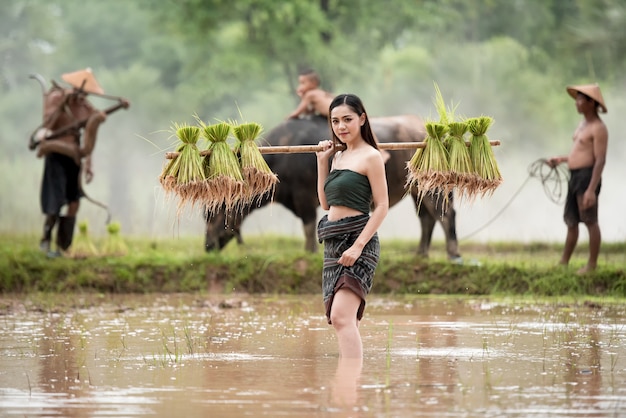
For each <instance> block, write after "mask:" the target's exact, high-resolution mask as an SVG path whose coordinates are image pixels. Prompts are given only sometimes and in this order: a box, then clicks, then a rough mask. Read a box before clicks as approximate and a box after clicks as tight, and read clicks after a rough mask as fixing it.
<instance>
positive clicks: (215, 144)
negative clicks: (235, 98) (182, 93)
mask: <svg viewBox="0 0 626 418" xmlns="http://www.w3.org/2000/svg"><path fill="white" fill-rule="evenodd" d="M230 129H231V126H230V124H228V123H226V122H219V123H215V124H212V125H205V124H203V123H202V135H203V136H204V137H205V138H206V139H207V140H209V142H210V143H209V147H208V154H207V155H206V156H205V157H204V170H205V174H206V184H207V189H208V193H207V195H206V196H205V199H204V204H205V205H206V209H207V210H208V211H209V212H214V211H216V210H217V209H218V208H220V207H222V205H223V206H224V207H225V209H226V210H231V209H233V208H235V207H236V206H237V205H239V204H240V203H241V201H242V198H243V196H244V187H245V183H244V180H243V176H242V174H241V169H240V168H239V161H237V157H236V156H235V154H234V152H233V150H232V149H231V148H230V145H229V144H228V142H226V140H227V139H228V135H229V133H230Z"/></svg>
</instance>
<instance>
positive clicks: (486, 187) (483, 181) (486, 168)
mask: <svg viewBox="0 0 626 418" xmlns="http://www.w3.org/2000/svg"><path fill="white" fill-rule="evenodd" d="M492 124H493V118H491V117H489V116H479V117H476V118H470V119H468V120H467V127H468V129H469V132H470V134H471V138H470V146H469V154H470V159H471V161H472V167H473V169H474V172H475V173H476V175H477V176H478V180H479V184H478V187H477V189H476V192H477V194H480V195H481V196H485V195H491V194H493V192H494V191H495V189H496V188H497V187H498V186H499V185H500V184H501V183H502V175H501V174H500V169H499V168H498V162H497V161H496V158H495V156H494V154H493V150H492V148H491V144H490V143H489V139H488V138H487V130H488V129H489V127H490V126H491V125H492Z"/></svg>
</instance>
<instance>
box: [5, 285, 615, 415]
mask: <svg viewBox="0 0 626 418" xmlns="http://www.w3.org/2000/svg"><path fill="white" fill-rule="evenodd" d="M221 302H222V301H221V300H220V298H219V297H218V296H210V297H206V296H203V297H198V296H197V295H160V296H149V295H147V296H113V297H111V298H110V299H109V300H107V301H106V302H103V301H96V300H93V301H86V302H85V303H81V304H80V307H77V305H76V304H66V305H63V303H61V304H60V306H59V307H56V308H55V309H43V310H41V309H34V308H35V306H34V305H33V304H32V302H30V301H29V300H26V299H24V300H21V299H19V298H14V299H8V300H5V301H4V303H3V304H2V306H10V308H9V309H4V310H2V313H1V314H0V354H1V355H0V415H2V416H15V417H17V416H22V417H23V416H29V417H34V416H67V417H72V416H103V415H109V416H147V415H150V416H163V417H170V416H212V417H213V416H215V417H240V416H271V417H276V416H305V417H306V416H311V417H359V416H368V417H370V416H375V417H378V416H380V417H400V416H402V417H405V416H408V417H411V416H416V417H417V416H433V417H457V416H464V417H473V416H476V417H478V416H480V417H483V416H494V417H496V416H498V417H499V416H520V417H521V416H555V415H556V416H571V415H577V416H590V417H613V416H620V415H624V414H626V389H625V388H626V344H625V343H626V308H624V307H623V306H622V305H620V304H614V305H608V304H607V305H605V306H604V307H601V308H600V309H589V308H588V307H586V306H584V305H580V306H579V305H576V304H571V305H563V304H557V303H542V304H539V303H520V302H518V303H513V302H507V303H494V302H492V301H488V300H471V299H463V298H401V297H397V298H392V297H386V298H378V299H376V298H372V299H371V301H370V302H369V304H368V305H369V306H368V312H367V315H366V316H365V318H364V319H363V321H362V323H361V334H362V337H363V346H364V359H363V360H354V359H340V358H337V357H336V337H335V334H334V332H333V330H332V328H331V327H329V326H328V325H327V324H326V321H325V318H324V316H323V312H322V310H321V309H320V304H319V300H318V298H316V297H293V298H290V297H282V296H281V297H280V298H274V297H241V300H240V303H231V304H229V305H225V304H221ZM56 305H57V304H56V303H51V302H50V303H48V304H47V305H46V306H56Z"/></svg>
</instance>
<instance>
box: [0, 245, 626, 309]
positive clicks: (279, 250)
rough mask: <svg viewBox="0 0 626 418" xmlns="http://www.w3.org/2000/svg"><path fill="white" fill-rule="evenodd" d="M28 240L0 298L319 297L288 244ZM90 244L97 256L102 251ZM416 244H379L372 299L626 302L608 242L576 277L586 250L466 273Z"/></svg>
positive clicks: (519, 254)
mask: <svg viewBox="0 0 626 418" xmlns="http://www.w3.org/2000/svg"><path fill="white" fill-rule="evenodd" d="M37 242H38V241H37V237H34V236H12V235H4V236H0V291H1V292H2V293H5V294H6V293H26V292H104V293H107V292H116V293H150V292H211V293H234V292H246V293H286V294H316V293H319V291H320V280H321V266H322V254H321V251H320V252H318V253H317V254H310V253H306V252H304V251H303V250H302V248H303V241H302V240H300V239H297V238H289V237H247V238H246V244H245V245H244V246H238V245H237V244H236V243H235V242H232V243H231V244H229V245H228V246H227V247H226V249H225V250H223V251H221V252H212V253H206V252H205V251H204V248H203V242H202V238H176V237H173V238H170V239H163V240H150V239H145V238H133V239H130V238H129V239H126V244H127V246H128V248H129V251H128V253H127V254H126V255H124V256H116V257H105V256H94V257H89V258H85V259H72V258H58V259H48V258H47V257H46V256H45V255H44V254H43V253H41V252H40V251H39V250H38V248H37ZM94 244H95V245H96V247H99V246H100V244H102V243H100V242H98V241H97V240H95V242H94ZM416 248H417V242H413V241H384V240H383V241H382V257H381V262H380V264H379V267H378V270H377V272H376V277H375V280H374V288H373V292H375V293H379V294H456V295H510V294H516V295H536V296H557V295H589V296H611V297H618V298H622V297H626V273H625V267H626V243H607V244H604V245H603V247H602V251H601V259H600V266H599V268H598V270H597V271H596V272H594V273H590V274H586V275H583V276H579V275H577V274H576V270H577V269H578V268H579V267H580V266H582V265H583V264H584V263H585V260H586V256H587V253H586V251H587V248H586V246H585V244H581V246H580V248H578V249H577V251H576V253H575V254H574V257H573V259H572V263H571V264H572V265H571V266H570V267H569V268H564V267H561V266H557V265H556V262H557V261H558V259H559V257H560V253H561V250H562V246H560V245H557V244H544V243H533V244H521V243H504V242H502V243H489V244H480V243H463V245H461V251H462V253H463V258H464V263H463V264H452V263H450V262H449V261H448V260H447V259H446V257H445V249H444V246H443V243H437V242H436V243H434V244H433V247H432V250H431V255H430V257H429V258H428V259H424V258H420V257H417V256H416V252H415V250H416Z"/></svg>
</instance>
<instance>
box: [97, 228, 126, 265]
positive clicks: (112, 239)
mask: <svg viewBox="0 0 626 418" xmlns="http://www.w3.org/2000/svg"><path fill="white" fill-rule="evenodd" d="M121 229H122V226H121V224H120V223H119V222H111V223H110V224H108V225H107V233H108V234H107V238H106V240H105V241H104V244H103V245H102V251H101V254H102V255H106V256H115V257H121V256H124V255H126V254H128V246H127V245H126V243H125V242H124V240H123V239H122V237H121V236H120V231H121Z"/></svg>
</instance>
